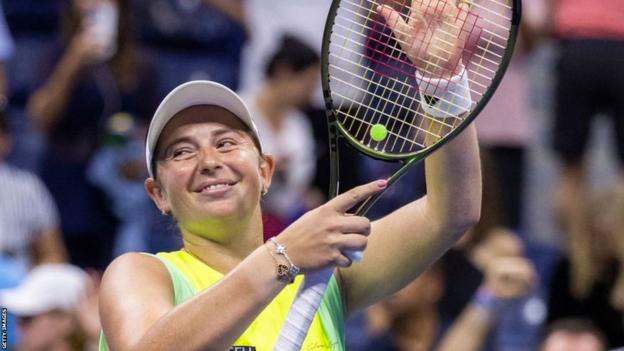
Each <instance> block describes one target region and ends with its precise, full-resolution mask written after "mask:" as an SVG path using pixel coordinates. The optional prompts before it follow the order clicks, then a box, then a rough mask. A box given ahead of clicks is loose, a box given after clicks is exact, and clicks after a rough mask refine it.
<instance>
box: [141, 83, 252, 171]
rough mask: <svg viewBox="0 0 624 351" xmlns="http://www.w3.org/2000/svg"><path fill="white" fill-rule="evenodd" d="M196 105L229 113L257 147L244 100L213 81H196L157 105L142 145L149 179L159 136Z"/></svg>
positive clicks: (176, 89)
mask: <svg viewBox="0 0 624 351" xmlns="http://www.w3.org/2000/svg"><path fill="white" fill-rule="evenodd" d="M197 105H215V106H220V107H223V108H224V109H226V110H228V111H230V112H232V113H233V114H234V115H236V116H237V117H238V118H240V120H241V121H243V123H245V125H246V126H247V127H248V128H249V129H250V131H251V133H252V134H253V135H252V136H253V137H254V138H255V139H256V142H257V143H258V146H260V140H259V138H258V129H257V128H256V125H255V124H254V122H253V120H252V119H251V114H250V113H249V109H248V108H247V105H245V103H244V102H243V100H242V99H241V98H240V97H239V96H238V95H237V94H236V93H235V92H234V91H232V90H231V89H230V88H228V87H226V86H224V85H222V84H219V83H216V82H212V81H206V80H196V81H191V82H187V83H184V84H182V85H180V86H178V87H177V88H175V89H174V90H172V91H171V92H170V93H169V94H168V95H167V96H166V97H165V98H164V99H163V101H162V102H161V103H160V105H159V106H158V109H156V113H154V117H153V118H152V121H151V123H150V126H149V130H148V133H147V141H146V145H145V159H146V162H147V169H148V171H149V174H150V176H152V177H153V170H152V158H153V156H154V150H155V149H156V144H157V143H158V138H159V137H160V133H161V132H162V130H163V129H164V128H165V125H167V123H168V122H169V121H170V120H171V118H173V116H175V115H176V114H177V113H178V112H180V111H182V110H184V109H186V108H189V107H191V106H197Z"/></svg>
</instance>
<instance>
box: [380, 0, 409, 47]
mask: <svg viewBox="0 0 624 351" xmlns="http://www.w3.org/2000/svg"><path fill="white" fill-rule="evenodd" d="M377 13H379V14H380V15H381V16H382V17H383V18H384V20H385V21H386V23H387V24H388V26H389V27H390V29H392V32H394V35H395V36H396V37H397V39H398V40H399V42H402V43H405V42H407V37H408V33H409V32H410V26H409V25H408V24H407V22H405V20H404V19H403V18H402V17H401V15H400V14H399V13H398V12H397V11H396V10H395V9H393V8H392V7H390V6H388V5H381V6H377Z"/></svg>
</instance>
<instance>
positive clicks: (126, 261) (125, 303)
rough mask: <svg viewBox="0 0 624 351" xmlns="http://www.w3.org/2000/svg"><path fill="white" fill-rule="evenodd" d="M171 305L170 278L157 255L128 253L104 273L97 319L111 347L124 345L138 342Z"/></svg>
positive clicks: (118, 258) (171, 289) (171, 288)
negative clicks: (130, 331)
mask: <svg viewBox="0 0 624 351" xmlns="http://www.w3.org/2000/svg"><path fill="white" fill-rule="evenodd" d="M172 308H173V287H172V283H171V278H170V277H169V273H168V272H167V269H166V268H165V266H164V265H163V264H162V263H161V262H160V261H159V260H158V259H157V258H155V257H152V256H149V255H145V254H140V253H127V254H124V255H121V256H119V257H117V258H116V259H115V260H114V261H113V262H112V263H111V264H110V265H109V266H108V268H107V269H106V271H105V272H104V277H103V278H102V285H101V287H100V319H101V322H102V329H103V331H104V334H105V336H106V339H107V341H108V343H109V345H110V346H113V345H116V346H121V348H124V346H129V345H132V344H134V343H136V342H138V340H139V339H140V338H141V337H142V336H143V335H144V334H145V332H147V330H148V329H149V328H150V327H151V326H152V325H153V324H154V323H155V322H156V320H158V318H160V317H162V316H163V315H164V314H165V313H167V312H168V311H170V310H171V309H172ZM129 330H132V333H129V332H128V331H129Z"/></svg>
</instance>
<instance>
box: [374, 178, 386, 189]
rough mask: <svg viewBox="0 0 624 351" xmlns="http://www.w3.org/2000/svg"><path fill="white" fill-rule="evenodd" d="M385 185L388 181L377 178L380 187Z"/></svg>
mask: <svg viewBox="0 0 624 351" xmlns="http://www.w3.org/2000/svg"><path fill="white" fill-rule="evenodd" d="M386 185H388V181H387V180H385V179H379V180H378V181H377V186H378V187H380V188H385V187H386Z"/></svg>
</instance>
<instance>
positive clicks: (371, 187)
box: [328, 180, 387, 213]
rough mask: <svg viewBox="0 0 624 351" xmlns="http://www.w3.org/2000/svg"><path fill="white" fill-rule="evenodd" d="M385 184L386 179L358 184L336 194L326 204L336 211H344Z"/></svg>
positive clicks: (381, 188) (383, 187)
mask: <svg viewBox="0 0 624 351" xmlns="http://www.w3.org/2000/svg"><path fill="white" fill-rule="evenodd" d="M386 186H387V181H386V180H376V181H374V182H370V183H368V184H364V185H360V186H358V187H355V188H353V189H351V190H349V191H347V192H346V193H344V194H340V195H338V196H336V197H335V198H333V199H332V200H331V201H330V202H328V205H330V206H331V208H333V209H335V210H336V211H338V212H341V213H345V212H347V211H348V210H349V209H350V208H352V207H353V206H355V205H356V204H358V203H359V202H361V201H364V200H365V199H367V198H369V197H370V196H372V195H374V194H375V193H378V192H380V191H382V190H383V189H385V188H386Z"/></svg>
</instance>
